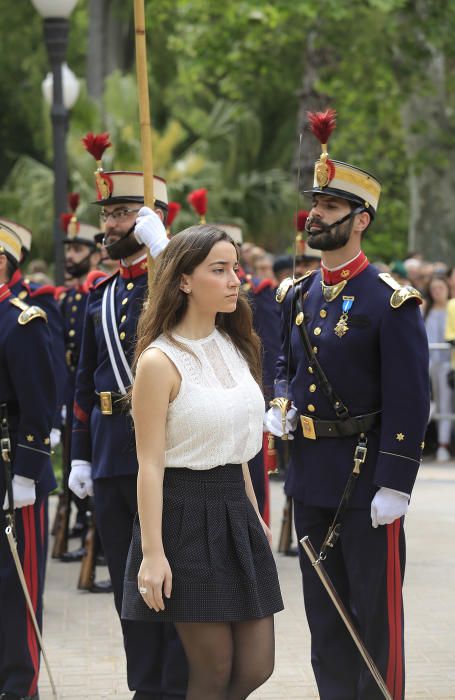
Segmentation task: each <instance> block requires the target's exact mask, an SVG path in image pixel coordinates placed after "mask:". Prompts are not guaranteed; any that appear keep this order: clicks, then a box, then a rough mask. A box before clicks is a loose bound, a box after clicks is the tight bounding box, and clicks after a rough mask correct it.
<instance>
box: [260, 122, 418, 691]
mask: <svg viewBox="0 0 455 700" xmlns="http://www.w3.org/2000/svg"><path fill="white" fill-rule="evenodd" d="M309 117H310V122H311V125H312V130H313V133H315V135H316V136H318V138H319V140H320V141H321V143H322V148H323V152H322V155H321V157H320V159H319V160H318V161H317V163H316V166H315V172H314V185H313V188H312V189H311V190H309V194H310V195H311V196H312V201H313V204H312V208H311V211H310V214H309V217H308V220H307V224H306V230H307V232H308V244H309V246H310V247H311V248H315V249H320V250H321V251H322V269H321V271H309V272H308V273H306V274H305V275H304V276H303V277H301V278H300V279H297V280H292V279H290V280H287V281H285V282H283V283H282V285H281V287H280V288H279V290H278V296H277V298H278V300H279V301H280V302H281V304H282V337H283V344H282V353H281V355H280V358H279V361H278V364H277V381H276V397H277V399H279V398H281V399H283V401H281V402H280V403H281V405H282V406H284V412H283V414H282V413H281V409H280V407H279V406H272V408H271V409H270V410H269V412H268V416H267V420H268V426H269V429H270V430H271V431H272V432H274V434H275V435H283V432H286V433H291V434H292V435H293V437H294V439H293V440H292V443H291V460H290V465H289V470H288V473H287V480H286V491H287V493H288V494H289V495H290V496H292V498H293V499H294V513H295V526H296V530H297V535H298V538H299V539H301V538H302V537H304V536H306V535H307V536H309V538H310V540H311V542H312V544H313V546H314V547H315V549H316V550H317V551H318V552H320V551H322V552H323V554H324V556H325V557H326V558H325V561H324V566H325V568H326V570H327V573H328V575H329V576H330V578H331V579H332V581H333V583H334V586H335V588H336V589H337V591H338V593H339V595H340V597H341V599H342V601H343V603H344V604H345V606H346V608H347V610H348V611H349V612H350V614H351V616H352V618H353V619H354V621H355V623H356V626H357V628H358V631H359V633H360V636H361V637H362V639H363V641H364V643H365V645H366V648H367V650H368V651H369V653H370V655H371V657H372V659H373V661H374V662H375V663H376V665H377V667H378V669H379V671H380V672H381V675H382V676H383V678H384V680H385V681H386V684H387V686H388V688H389V690H390V694H391V695H392V697H393V699H394V700H402V698H403V697H404V641H403V608H402V583H403V576H404V568H405V537H404V530H403V525H404V516H405V514H406V512H407V510H408V504H409V500H410V495H411V492H412V488H413V485H414V481H415V479H416V476H417V471H418V469H419V465H420V461H421V455H422V448H423V442H422V441H423V438H424V435H425V429H426V426H427V421H428V414H429V379H428V342H427V339H426V334H425V328H424V325H423V321H422V317H421V314H420V311H419V304H420V303H421V296H420V294H419V292H418V291H417V290H415V289H413V288H412V287H402V286H401V285H399V284H398V283H397V282H396V281H395V280H393V279H392V278H391V277H390V276H389V275H388V274H382V273H379V271H378V270H377V269H376V268H375V267H374V266H373V265H370V263H369V261H368V259H367V257H366V255H365V254H364V252H363V251H362V242H363V237H364V235H365V234H366V232H367V229H368V228H369V226H370V224H371V223H372V221H373V220H374V217H375V215H376V211H377V207H378V201H379V195H380V184H379V182H378V181H377V180H376V178H375V177H373V176H372V175H370V174H368V173H366V172H365V171H363V170H361V169H359V168H357V167H356V166H353V165H349V164H346V163H342V162H340V161H332V160H329V159H328V153H327V141H328V138H329V136H330V133H331V131H332V130H333V128H334V126H335V113H334V112H333V111H332V110H328V111H327V112H325V113H316V114H310V115H309ZM286 402H288V403H286ZM291 402H292V403H291ZM286 409H288V410H287V413H286ZM355 458H357V459H358V462H357V466H360V474H358V473H357V471H358V470H357V471H356V469H355V463H354V459H355ZM348 481H349V483H350V485H351V486H352V487H353V490H352V493H351V495H350V497H347V498H344V499H342V497H343V494H344V492H345V487H346V485H347V483H348ZM340 504H341V509H340V513H339V517H338V518H337V519H336V521H335V523H334V518H335V513H336V511H337V508H338V507H339V506H340ZM334 524H335V525H337V528H336V531H335V534H334V535H332V537H331V539H330V541H329V542H328V541H327V540H326V537H327V534H328V532H329V527H331V526H333V525H334ZM337 535H338V537H337ZM300 566H301V571H302V577H303V591H304V601H305V609H306V614H307V619H308V623H309V627H310V631H311V661H312V665H313V670H314V674H315V677H316V682H317V685H318V690H319V695H320V697H321V700H379V698H382V697H383V696H382V692H381V691H380V690H379V689H378V687H377V686H376V683H375V681H374V680H373V676H372V675H371V674H370V671H369V670H368V669H367V666H366V665H365V664H364V661H363V659H362V658H361V656H360V654H359V652H358V650H357V648H356V647H355V645H354V643H353V641H352V639H351V637H350V635H349V633H348V631H347V629H346V627H345V626H344V624H343V622H342V620H341V618H340V616H339V615H338V612H337V610H336V609H335V607H334V606H333V605H332V603H331V601H330V600H329V599H328V596H327V592H326V590H325V589H324V587H323V586H322V583H321V582H320V580H319V578H318V576H317V574H316V572H315V571H314V567H313V566H312V564H311V562H310V560H309V559H308V558H307V557H306V555H305V553H304V552H303V550H301V552H300Z"/></svg>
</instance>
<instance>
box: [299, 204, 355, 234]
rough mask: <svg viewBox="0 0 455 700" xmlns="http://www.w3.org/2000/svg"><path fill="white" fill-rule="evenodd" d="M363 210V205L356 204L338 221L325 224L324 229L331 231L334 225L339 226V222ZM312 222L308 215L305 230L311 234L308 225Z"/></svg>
mask: <svg viewBox="0 0 455 700" xmlns="http://www.w3.org/2000/svg"><path fill="white" fill-rule="evenodd" d="M363 211H366V209H365V207H362V206H358V207H356V208H355V209H353V210H352V211H350V212H349V214H346V216H343V217H342V218H341V219H338V221H334V222H333V224H330V226H326V227H325V228H324V231H331V230H332V229H333V228H335V226H341V224H344V223H345V222H346V221H349V219H352V218H354V216H357V214H361V213H362V212H363ZM311 223H312V219H310V217H308V219H307V220H306V222H305V231H306V232H307V233H309V234H310V235H311V231H310V226H311Z"/></svg>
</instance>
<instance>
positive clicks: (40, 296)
mask: <svg viewBox="0 0 455 700" xmlns="http://www.w3.org/2000/svg"><path fill="white" fill-rule="evenodd" d="M2 224H4V225H6V226H7V227H8V228H9V229H11V230H13V231H14V232H15V234H16V235H17V236H18V237H19V239H20V241H21V256H20V260H19V264H18V265H17V267H16V269H15V271H14V274H13V275H12V277H11V279H10V280H9V282H8V287H9V288H10V289H11V292H12V293H13V294H14V295H15V296H16V297H17V298H18V299H21V301H23V302H25V303H26V304H30V305H36V306H39V307H40V308H42V309H43V311H45V312H46V315H47V323H48V328H49V331H50V334H51V336H52V356H53V359H54V373H55V377H56V381H57V411H56V415H55V417H54V425H53V428H52V432H51V448H52V449H54V448H55V447H56V446H57V445H58V444H59V442H60V437H61V430H60V429H61V418H60V416H61V407H62V405H63V401H64V393H65V383H66V368H65V348H64V340H63V324H62V318H61V315H60V312H59V308H58V304H57V302H56V300H55V287H54V286H53V285H50V284H46V285H40V284H37V283H36V282H32V281H30V280H29V279H28V278H27V277H24V276H23V275H22V271H21V267H22V266H23V265H24V263H25V261H26V260H27V257H28V255H29V254H30V250H31V246H32V232H31V231H30V229H28V228H27V227H26V226H23V225H22V224H18V223H16V222H15V221H11V220H10V219H7V218H5V217H0V225H2Z"/></svg>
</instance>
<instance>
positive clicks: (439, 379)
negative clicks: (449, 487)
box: [423, 276, 453, 462]
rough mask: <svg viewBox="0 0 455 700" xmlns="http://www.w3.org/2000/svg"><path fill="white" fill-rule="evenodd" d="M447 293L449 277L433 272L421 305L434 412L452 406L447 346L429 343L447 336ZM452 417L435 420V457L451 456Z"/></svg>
mask: <svg viewBox="0 0 455 700" xmlns="http://www.w3.org/2000/svg"><path fill="white" fill-rule="evenodd" d="M449 296H450V289H449V284H448V281H447V279H446V278H445V277H441V276H434V277H433V278H432V279H431V280H430V283H429V286H428V292H427V299H426V302H425V307H424V312H423V315H424V319H425V326H426V329H427V335H428V342H429V343H430V376H431V388H432V399H433V402H434V406H435V409H436V413H439V414H445V415H447V414H450V413H452V411H453V408H452V393H453V391H452V388H451V387H450V386H449V383H448V374H449V371H450V366H451V365H450V350H435V349H431V343H443V342H445V340H446V324H447V304H448V300H449ZM451 431H452V421H451V420H450V419H449V418H440V419H438V421H437V435H438V448H437V452H436V460H437V461H438V462H447V461H448V460H450V458H451V456H450V437H451Z"/></svg>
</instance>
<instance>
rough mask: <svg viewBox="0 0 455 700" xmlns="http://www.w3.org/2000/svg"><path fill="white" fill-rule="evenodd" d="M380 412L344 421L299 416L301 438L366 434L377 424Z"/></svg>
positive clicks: (312, 438) (315, 438) (313, 438)
mask: <svg viewBox="0 0 455 700" xmlns="http://www.w3.org/2000/svg"><path fill="white" fill-rule="evenodd" d="M380 417H381V411H375V412H374V413H366V414H365V415H363V416H350V417H349V418H345V419H344V420H333V421H332V420H320V419H319V418H312V417H311V416H300V422H301V424H302V431H303V437H305V438H307V439H308V440H317V439H318V438H340V437H351V436H353V435H359V434H360V433H367V432H368V431H369V430H372V429H373V428H374V427H375V426H376V425H378V424H379V421H380Z"/></svg>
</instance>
